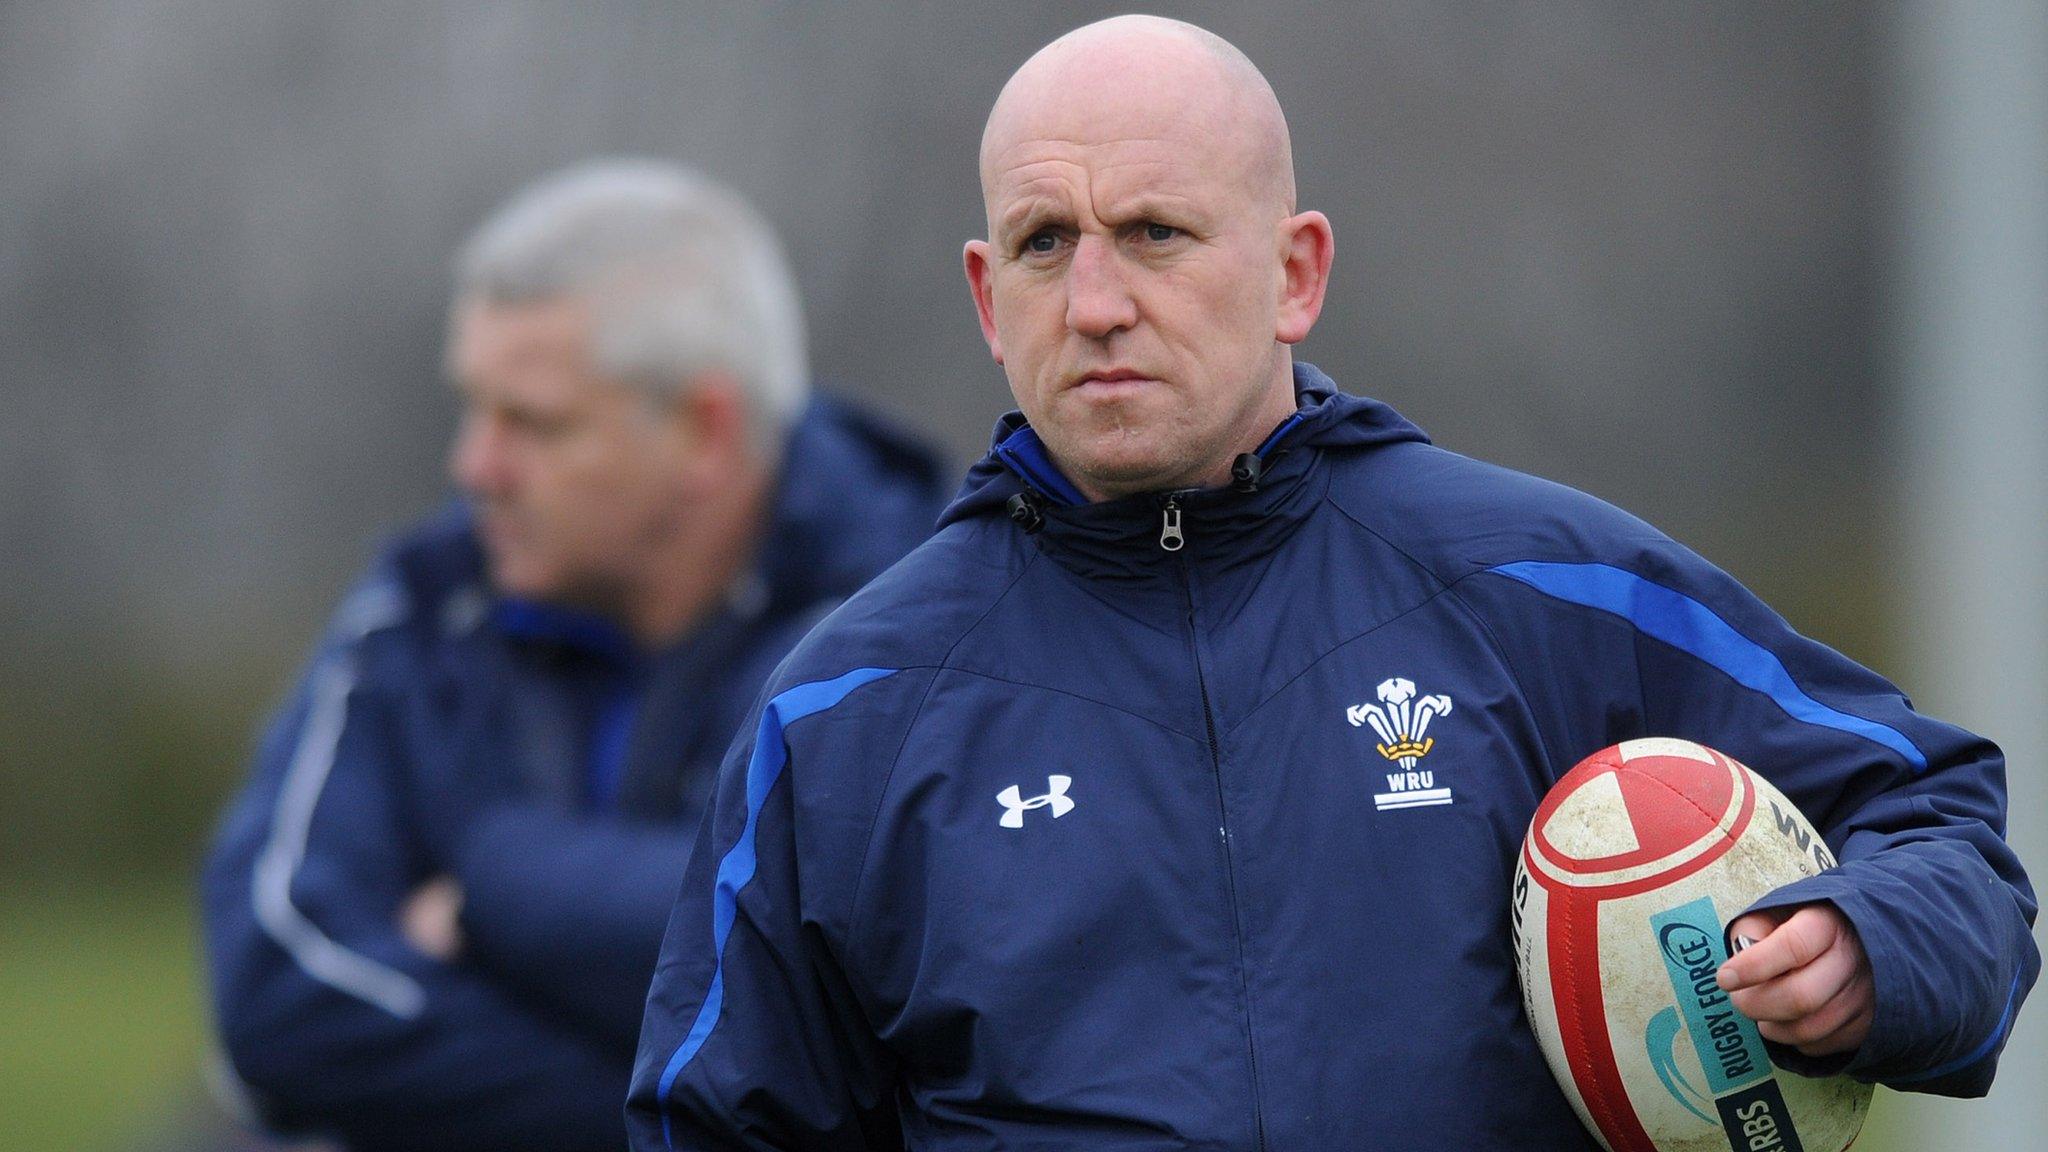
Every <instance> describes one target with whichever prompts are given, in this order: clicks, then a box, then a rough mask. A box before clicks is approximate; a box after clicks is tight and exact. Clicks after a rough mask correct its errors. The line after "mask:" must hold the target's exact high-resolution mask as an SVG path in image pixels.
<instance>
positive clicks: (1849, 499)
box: [0, 0, 2048, 1149]
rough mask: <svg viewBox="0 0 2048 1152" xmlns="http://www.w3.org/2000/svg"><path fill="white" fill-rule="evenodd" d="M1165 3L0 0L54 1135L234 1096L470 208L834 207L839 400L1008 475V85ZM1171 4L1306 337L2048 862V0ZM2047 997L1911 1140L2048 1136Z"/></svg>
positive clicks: (29, 1094) (2030, 1141) (15, 667)
mask: <svg viewBox="0 0 2048 1152" xmlns="http://www.w3.org/2000/svg"><path fill="white" fill-rule="evenodd" d="M1645 7H1648V8H1649V9H1650V10H1644V9H1645ZM1120 8H1121V6H1120V5H1114V4H1111V5H1103V4H1087V3H1045V4H1015V3H1008V4H987V5H978V4H930V5H922V4H909V3H898V4H881V3H871V2H863V3H836V4H829V5H827V4H817V5H797V4H789V5H779V4H748V5H730V6H714V5H705V4H697V3H675V2H666V0H637V2H631V0H590V2H586V3H581V4H576V5H566V4H540V3H533V4H504V3H484V2H480V0H456V2H451V3H446V4H440V5H432V6H428V5H401V4H361V5H318V4H311V3H298V4H279V3H274V2H271V3H263V2H258V0H66V2H64V3H62V4H36V3H0V1021H5V1024H4V1026H0V1133H5V1134H6V1137H7V1139H6V1142H7V1144H8V1145H9V1146H11V1147H23V1148H88V1149H90V1148H108V1149H112V1148H129V1147H141V1146H151V1147H155V1146H161V1144H162V1142H163V1141H164V1139H165V1138H166V1137H165V1133H167V1132H168V1131H170V1130H171V1129H172V1128H173V1127H175V1126H176V1124H177V1123H178V1121H177V1120H176V1119H175V1117H178V1116H180V1115H182V1114H185V1113H189V1112H191V1111H193V1110H195V1109H198V1108H200V1107H201V1106H202V1105H201V1103H200V1101H201V1100H202V1093H201V1091H200V1089H199V1088H198V1087H197V1084H198V1079H199V1074H198V1069H199V1067H200V1064H201V1059H202V1054H203V1051H204V1033H205V1028H204V1004H203V997H202V994H201V993H200V991H199V982H198V978H197V970H196V958H195V947H194V941H195V931H194V929H193V926H192V913H191V903H192V902H191V897H190V891H189V889H190V883H191V879H192V876H193V872H194V868H195V864H196V860H197V857H198V853H199V851H200V848H201V846H202V844H203V842H204V839H205V837H206V835H207V833H208V831H209V826H210V823H211V821H212V819H213V817H214V814H215V812H216V810H217V808H218V806H219V805H220V804H221V802H222V801H223V799H224V798H225V796H226V795H227V793H228V791H229V790H230V789H231V788H232V787H233V786H234V785H235V783H236V782H237V780H238V778H239V775H240V772H241V768H242V761H243V757H244V754H245V751H246V749H247V747H248V743H249V739H250V733H251V731H252V729H253V727H254V726H255V725H256V724H257V723H259V722H260V720H261V718H262V717H263V715H264V714H265V712H266V711H267V709H268V708H269V707H270V706H271V704H272V703H273V701H274V700H275V698H276V696H277V694H278V693H279V692H280V691H281V688H282V685H283V683H284V682H285V680H286V678H287V677H288V676H289V675H290V674H291V672H292V671H293V670H294V668H295V666H296V665H297V663H298V662H299V661H300V660H301V659H302V658H303V656H304V653H305V651H306V649H307V646H308V645H309V644H310V643H311V641H312V640H313V638H314V637H315V635H316V634H317V632H318V630H319V628H320V626H321V623H322V621H323V620H324V618H325V616H326V614H327V612H328V610H329V608H330V607H331V605H332V603H333V601H334V599H335V597H336V595H337V594H338V593H339V591H340V590H341V589H342V588H343V586H344V585H345V584H346V583H347V582H348V581H349V580H350V579H351V577H352V575H353V574H354V573H355V572H356V571H357V570H358V569H359V568H360V566H361V565H362V564H363V562H364V561H365V560H366V559H367V557H368V555H369V553H370V550H371V549H372V548H373V547H374V544H375V542H376V540H377V539H378V537H379V534H380V532H381V531H383V530H385V529H387V528H389V527H391V526H392V525H394V524H396V523H399V522H401V521H403V520H405V519H408V518H410V517H412V516H414V515H417V514H419V513H420V512H422V511H424V510H426V509H428V508H430V507H432V506H433V505H434V504H435V503H436V502H437V501H438V500H439V499H441V497H442V495H443V494H444V492H445V490H446V482H445V480H444V478H443V473H442V454H443V448H444V446H445V444H446V442H447V439H448V436H449V434H450V432H451V431H452V428H453V417H454V411H455V407H454V404H453V401H452V399H451V395H450V393H449V391H448V389H447V387H446V385H445V383H444V382H443V380H442V378H441V375H440V371H439V357H440V351H441V339H442V321H443V316H442V311H443V308H444V306H445V304H446V298H445V297H446V291H447V284H448V275H447V261H448V258H449V256H450V253H451V251H452V250H453V248H454V247H455V246H456V245H457V244H458V243H459V242H460V240H461V239H462V238H463V236H464V235H465V233H466V232H467V230H468V229H469V228H470V227H472V226H473V225H474V224H475V223H476V222H478V221H479V220H480V219H481V217H482V216H483V214H484V213H485V212H486V211H488V210H489V209H490V208H491V207H492V206H493V205H494V204H496V203H497V202H498V201H499V200H501V199H502V198H503V197H504V196H506V195H507V194H508V193H510V192H511V191H512V190H513V189H514V188H515V187H517V186H519V185H520V184H523V183H524V182H526V181H528V180H529V179H531V178H533V177H536V176H538V175H540V174H542V173H544V172H547V171H549V170H551V169H554V168H557V167H559V166H562V165H564V164H567V163H570V162H572V161H575V160H578V159H581V158H584V157H587V156H590V155H593V154H621V153H649V154H655V155H660V156H664V157H673V158H678V159H682V160H685V161H687V162H690V163H693V164H695V165H698V166H700V167H702V168H704V169H705V170H707V171H708V172H710V173H711V174H713V175H714V176H716V177H718V178H720V179H722V180H724V181H726V182H728V183H730V184H732V185H734V186H736V187H737V188H739V189H740V190H741V191H743V192H745V193H746V194H748V195H749V196H751V197H752V198H753V199H754V200H755V201H756V203H757V204H759V206H760V207H761V208H762V209H763V211H764V212H765V213H766V214H767V215H768V216H769V217H770V218H771V219H772V220H774V221H775V222H776V223H777V224H778V225H779V226H780V228H781V229H782V230H783V233H784V236H785V239H786V241H787V243H788V245H789V248H790V250H791V253H792V256H793V259H794V263H795V265H796V267H797V270H798V273H799V276H800V279H801V280H802V283H803V287H804V289H805V292H806V296H807V304H808V311H809V317H810V322H811V329H812V339H813V361H814V363H815V366H816V368H817V370H818V372H819V374H820V376H821V377H822V378H823V379H824V380H825V381H826V382H827V383H828V386H831V387H836V388H838V389H840V390H843V391H845V392H849V393H855V394H859V395H862V396H866V397H869V398H871V399H873V400H875V401H876V402H878V403H879V404H881V405H882V406H883V407H884V408H885V409H887V410H890V411H893V412H894V413H896V414H897V415H898V416H899V417H900V418H901V419H902V420H903V421H904V422H906V423H908V424H912V425H914V426H918V427H922V428H924V429H926V430H928V431H929V432H931V433H932V434H934V435H936V436H937V437H939V438H940V439H941V440H942V441H943V442H944V443H946V444H947V445H949V446H950V447H951V449H952V450H953V452H954V453H955V455H956V458H957V459H958V461H959V462H960V463H961V464H962V465H963V466H964V465H965V463H966V462H967V461H969V460H970V459H972V458H973V457H974V456H976V455H978V454H979V452H980V451H981V450H982V448H983V447H984V446H985V438H986V435H987V432H988V428H989V427H990V425H991V423H992V421H993V420H994V418H995V417H996V416H997V414H999V413H1000V412H1001V411H1002V410H1004V409H1005V408H1007V407H1008V406H1009V402H1008V395H1007V391H1006V389H1005V387H1004V384H1003V380H1002V376H1001V373H1000V370H999V369H997V368H996V367H995V366H994V365H993V364H991V363H990V362H989V359H988V356H987V353H986V350H985V348H984V347H983V345H982V344H981V341H980V338H979V336H978V334H977V332H976V328H975V324H974V321H973V315H972V309H971V306H970V303H969V299H968V295H967V292H966V290H965V288H964V283H963V280H962V277H961V274H960V255H959V251H960V245H961V243H962V241H964V240H965V239H967V238H968V237H970V236H974V235H978V234H980V232H981V228H982V221H981V215H980V199H979V191H978V187H977V183H976V175H975V166H974V157H975V149H976V146H977V142H978V139H979V134H980V129H981V122H982V118H983V116H984V115H985V114H986V111H987V108H988V105H989V103H990V102H991V101H992V100H993V98H994V96H995V93H996V90H997V88H998V87H999V86H1000V84H1001V82H1002V80H1003V79H1004V78H1005V77H1006V76H1007V74H1008V73H1009V71H1010V70H1011V69H1013V68H1014V67H1015V66H1016V65H1017V64H1019V63H1021V62H1022V61H1023V59H1024V58H1025V57H1026V56H1028V55H1029V54H1030V53H1031V52H1032V51H1033V50H1035V49H1036V48H1037V47H1038V46H1039V45H1041V44H1043V43H1044V42H1045V41H1047V40H1049V39H1051V38H1052V37H1053V36H1055V35H1057V34H1058V33H1060V32H1062V31H1064V30H1066V29H1068V28H1070V27H1072V26H1074V25H1077V24H1079V23H1082V22H1085V21H1087V20H1089V19H1093V18H1095V17H1098V16H1102V15H1108V14H1111V13H1113V12H1115V11H1118V10H1120ZM1152 10H1155V11H1159V12H1161V13H1163V14H1168V15H1176V16H1182V17H1185V18H1188V19H1192V20H1195V21H1197V22H1199V23H1202V24H1204V25H1206V26H1208V27H1210V28H1212V29H1213V30H1215V31H1217V32H1219V33H1221V34H1222V35H1224V36H1226V37H1228V38H1230V39H1231V40H1233V41H1235V42H1236V43H1237V44H1238V45H1239V46H1240V47H1242V48H1243V49H1244V50H1245V51H1246V53H1247V54H1249V55H1250V56H1251V57H1252V59H1253V60H1254V61H1256V62H1257V63H1258V64H1259V65H1261V67H1263V68H1264V69H1265V71H1266V72H1267V74H1268V76H1269V77H1270V78H1271V79H1272V81H1273V84H1274V87H1275V88H1276V89H1277V90H1278V91H1279V94H1280V98H1281V101H1282V104H1283V105H1284V106H1285V107H1286V109H1287V112H1288V115H1289V119H1290V121H1291V123H1292V126H1293V131H1294V142H1295V155H1296V157H1297V161H1298V163H1299V166H1300V177H1301V180H1300V183H1301V196H1302V201H1303V203H1304V204H1305V205H1306V206H1311V207H1316V208H1320V209H1322V210H1324V211H1325V212H1327V213H1328V214H1329V215H1330V217H1331V218H1332V220H1333V221H1334V222H1335V225H1336V229H1337V236H1338V259H1337V269H1336V279H1335V284H1334V287H1333V289H1332V292H1331V295H1330V300H1329V305H1328V308H1327V311H1326V312H1325V314H1324V316H1323V320H1322V322H1321V325H1320V326H1319V328H1318V329H1317V331H1316V333H1315V335H1313V336H1312V337H1311V338H1310V339H1309V341H1308V342H1307V343H1306V344H1305V345H1304V346H1303V347H1302V348H1301V349H1300V355H1301V356H1302V357H1303V358H1305V359H1308V360H1311V361H1313V362H1315V363H1317V364H1319V365H1321V366H1322V367H1323V368H1325V369H1326V370H1328V371H1329V372H1330V373H1331V374H1332V375H1333V376H1335V377H1336V379H1337V380H1338V381H1339V382H1341V383H1342V384H1343V385H1344V386H1345V387H1346V388H1347V389H1349V390H1351V391H1355V392H1362V393H1367V394H1371V395H1375V396H1378V397H1380V398H1383V399H1385V400H1388V401H1390V402H1391V403H1393V404H1394V405H1396V406H1397V407H1399V408H1400V409H1402V410H1403V411H1404V412H1405V413H1407V414H1408V415H1409V416H1411V417H1412V418H1414V419H1415V420H1416V421H1417V422H1418V423H1420V424H1421V425H1423V427H1424V428H1426V429H1428V430H1429V431H1430V432H1431V433H1432V434H1433V435H1434V437H1435V438H1436V439H1437V441H1438V442H1439V443H1441V444H1444V445H1446V446H1448V447H1450V448H1453V449H1455V450H1457V451H1460V452H1464V453H1467V454H1471V455H1476V456H1482V457H1487V458H1490V459H1493V460H1497V461H1500V462H1503V463H1506V464H1509V465H1512V466H1515V467H1518V468H1523V469H1527V470H1530V471H1534V472H1538V473H1541V474H1543V475H1546V476H1550V477H1552V478H1555V479H1559V480H1563V481H1565V482H1568V483H1571V484H1574V485H1577V486H1579V487H1582V488H1586V489H1588V490H1590V491H1592V492H1594V493H1596V494H1599V495H1601V496H1604V497H1606V498H1608V499H1611V500H1613V501H1615V502H1617V503H1620V504H1623V505H1625V506H1627V507H1628V508H1630V509H1632V510H1633V511H1636V512H1638V513H1640V514H1641V515H1643V516H1645V517H1647V518H1648V519H1650V520H1652V521H1654V522H1656V523H1658V524H1659V525H1661V526H1662V527H1664V528H1665V529H1667V530H1668V531H1670V532H1671V533H1672V534H1673V535H1675V536H1677V537H1678V538H1679V539H1681V540H1684V541H1686V542H1687V543H1689V544H1691V545H1693V546H1694V547H1696V548H1697V549H1699V550H1700V551H1702V552H1704V553H1705V554H1706V555H1707V556H1709V557H1710V558H1712V559H1714V560H1715V561H1717V562H1718V563H1720V564H1721V565H1722V566H1724V567H1726V568H1728V569H1730V570H1731V571H1733V572H1734V573H1735V574H1736V575H1737V576H1738V577H1740V578H1741V579H1743V580H1744V581H1746V582H1747V583H1748V584H1749V585H1750V586H1751V587H1752V588H1753V589H1755V590H1756V591H1758V592H1759V593H1760V594H1762V595H1763V596H1764V597H1765V598H1766V599H1767V600H1769V601H1771V602H1772V603H1773V604H1775V605H1776V606H1777V607H1778V608H1779V609H1780V610H1781V611H1783V612H1784V613H1785V614H1786V615H1787V616H1788V617H1789V618H1791V620H1792V621H1793V623H1794V624H1795V625H1797V626H1798V627H1799V628H1800V629H1802V630H1803V631H1805V632H1807V633H1808V634H1810V635H1813V636H1815V637H1818V638H1820V639H1822V640H1824V641H1826V642H1828V643H1830V644H1832V645H1834V646H1836V647H1838V648H1840V649H1843V650H1844V651H1846V652H1848V653H1849V654H1851V655H1852V656H1855V657H1856V658H1858V659H1860V660H1863V661H1864V662H1866V663H1869V664H1871V665H1873V666H1875V667H1876V668H1878V669H1879V670H1881V671H1883V672H1885V673H1886V674H1887V675H1889V676H1890V677H1892V678H1893V679H1894V680H1896V681H1897V682H1899V683H1900V684H1901V685H1902V686H1903V687H1905V688H1906V690H1907V691H1908V693H1909V694H1910V695H1912V696H1914V697H1915V698H1916V699H1917V700H1919V701H1920V702H1921V704H1922V705H1923V706H1925V707H1927V708H1928V709H1929V710H1931V711H1936V712H1939V713H1941V714H1944V715H1947V716H1950V717H1952V718H1955V719H1957V720H1960V721H1962V722H1965V723H1967V724H1969V725H1971V726H1973V727H1978V728H1980V729H1981V730H1984V731H1986V732H1987V733H1988V734H1990V735H1992V736H1993V737H1994V738H1996V739H1998V740H1999V741H2000V742H2001V743H2002V744H2004V745H2005V747H2006V748H2007V751H2008V753H2009V754H2010V755H2011V757H2012V761H2013V765H2014V767H2013V778H2012V792H2013V798H2014V807H2013V823H2014V826H2015V836H2014V838H2015V840H2016V842H2018V843H2019V845H2020V847H2021V850H2022V852H2023V853H2024V854H2026V855H2027V857H2028V860H2029V863H2030V864H2031V865H2032V866H2033V868H2034V871H2035V873H2036V875H2037V876H2040V875H2043V874H2048V836H2044V833H2048V768H2044V766H2043V758H2044V756H2048V727H2044V725H2048V721H2044V718H2043V715H2044V713H2048V671H2044V667H2048V663H2044V658H2043V650H2044V648H2048V576H2044V572H2048V528H2044V523H2048V199H2044V186H2048V91H2044V88H2048V81H2044V79H2043V77H2044V76H2048V6H2043V5H2041V4H2039V3H2038V0H1981V2H1977V3H1955V4H1939V3H1907V2H1905V0H1896V2H1889V3H1878V4H1853V5H1852V4H1823V5H1798V6H1793V5H1774V6H1760V5H1748V4H1737V3H1732V2H1729V3H1713V4H1691V5H1656V6H1641V5H1634V4H1625V3H1618V2H1605V3H1595V2H1577V3H1575V2H1566V0H1554V2H1545V3H1507V4H1486V5H1481V4H1462V3H1443V2H1441V0H1376V2H1371V3H1358V4H1342V5H1338V4H1324V5H1318V4H1308V3H1293V2H1273V0H1266V2H1262V3H1257V4H1252V3H1238V4H1229V3H1213V4H1179V5H1174V4H1161V5H1157V6H1155V7H1154V8H1153V9H1152ZM2037 998H2038V997H2037ZM2044 1024H2048V1011H2044V1010H2043V1007H2042V1006H2041V1005H2038V1004H2037V1005H2035V1006H2034V1007H2033V1008H2032V1009H2031V1010H2030V1012H2029V1013H2028V1014H2027V1015H2026V1016H2023V1017H2022V1019H2021V1022H2020V1028H2019V1032H2018V1036H2017V1038H2016V1039H2015V1041H2014V1043H2013V1047H2012V1049H2011V1050H2010V1051H2009V1053H2008V1055H2007V1057H2006V1063H2005V1066H2004V1069H2003V1071H2002V1073H2001V1082H2000V1087H1999V1090H1998V1091H1997V1092H1995V1093H1994V1095H1993V1097H1992V1100H1991V1101H1990V1102H1989V1103H1988V1104H1977V1105H1968V1106H1954V1105H1936V1106H1929V1107H1914V1106H1909V1105H1908V1104H1907V1103H1906V1102H1905V1098H1903V1097H1900V1096H1895V1095H1891V1094H1889V1093H1880V1097H1879V1104H1878V1112H1877V1118H1876V1122H1875V1124H1874V1126H1873V1130H1872V1132H1871V1133H1870V1135H1868V1136H1866V1138H1865V1140H1864V1142H1863V1143H1862V1144H1859V1147H1875V1148H1880V1149H1890V1148H1900V1149H1903V1148H1914V1147H1942V1148H1979V1147H1981V1148H2000V1149H2004V1148H2022V1149H2024V1148H2048V1136H2044V1135H2043V1133H2044V1132H2048V1103H2044V1102H2043V1100H2042V1099H2040V1097H2042V1096H2043V1095H2044V1093H2043V1092H2042V1091H2041V1087H2042V1085H2043V1084H2048V1026H2044Z"/></svg>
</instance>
